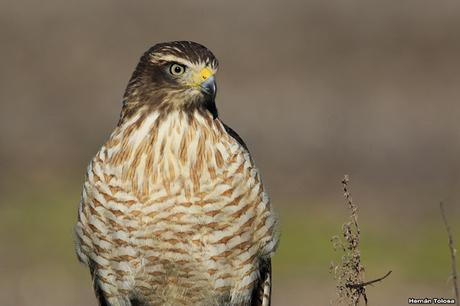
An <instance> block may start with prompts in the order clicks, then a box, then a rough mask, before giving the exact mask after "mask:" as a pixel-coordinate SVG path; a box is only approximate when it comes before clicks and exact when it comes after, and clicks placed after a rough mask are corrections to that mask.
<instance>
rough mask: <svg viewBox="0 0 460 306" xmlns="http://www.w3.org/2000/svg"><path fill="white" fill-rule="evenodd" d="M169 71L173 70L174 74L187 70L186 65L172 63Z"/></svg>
mask: <svg viewBox="0 0 460 306" xmlns="http://www.w3.org/2000/svg"><path fill="white" fill-rule="evenodd" d="M169 72H171V74H172V75H181V74H183V73H184V72H185V67H184V66H182V65H179V64H172V65H171V67H169Z"/></svg>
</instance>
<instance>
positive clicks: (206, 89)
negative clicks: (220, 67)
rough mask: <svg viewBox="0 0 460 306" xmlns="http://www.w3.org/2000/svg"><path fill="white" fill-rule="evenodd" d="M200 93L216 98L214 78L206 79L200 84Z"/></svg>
mask: <svg viewBox="0 0 460 306" xmlns="http://www.w3.org/2000/svg"><path fill="white" fill-rule="evenodd" d="M200 88H201V91H202V92H203V93H205V94H207V95H210V96H212V97H215V96H216V89H217V88H216V78H215V77H214V76H210V77H208V78H207V79H206V80H205V81H204V82H202V83H201V84H200Z"/></svg>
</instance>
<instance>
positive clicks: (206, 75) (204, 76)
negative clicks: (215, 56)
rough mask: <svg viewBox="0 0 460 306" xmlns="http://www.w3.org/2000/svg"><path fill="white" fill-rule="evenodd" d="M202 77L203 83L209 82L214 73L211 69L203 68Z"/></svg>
mask: <svg viewBox="0 0 460 306" xmlns="http://www.w3.org/2000/svg"><path fill="white" fill-rule="evenodd" d="M200 76H201V79H202V80H203V81H204V80H207V79H208V78H209V77H210V76H212V71H211V70H210V69H209V68H203V69H202V70H201V71H200Z"/></svg>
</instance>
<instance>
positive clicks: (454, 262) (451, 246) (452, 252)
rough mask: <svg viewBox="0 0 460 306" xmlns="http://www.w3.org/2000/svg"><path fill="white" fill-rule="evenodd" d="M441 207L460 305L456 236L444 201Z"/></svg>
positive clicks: (440, 204)
mask: <svg viewBox="0 0 460 306" xmlns="http://www.w3.org/2000/svg"><path fill="white" fill-rule="evenodd" d="M439 208H440V209H441V216H442V220H443V221H444V226H445V227H446V231H447V236H448V244H449V250H450V259H451V262H452V286H453V287H454V288H453V289H454V294H455V300H456V305H457V306H459V305H460V301H459V298H458V296H459V294H458V275H457V258H456V255H457V250H456V249H455V247H454V238H453V236H452V231H451V230H450V226H449V223H448V222H447V217H446V212H445V210H444V204H443V203H442V202H440V203H439Z"/></svg>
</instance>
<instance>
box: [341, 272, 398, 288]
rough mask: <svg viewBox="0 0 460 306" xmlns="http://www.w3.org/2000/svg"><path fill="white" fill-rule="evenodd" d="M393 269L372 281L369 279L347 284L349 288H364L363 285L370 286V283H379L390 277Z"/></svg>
mask: <svg viewBox="0 0 460 306" xmlns="http://www.w3.org/2000/svg"><path fill="white" fill-rule="evenodd" d="M391 272H392V271H391V270H390V271H388V272H387V274H385V275H384V276H382V277H379V278H377V279H374V280H371V281H368V282H364V283H359V284H347V285H346V286H347V287H348V288H362V287H365V286H368V285H372V284H373V283H377V282H380V281H383V280H384V279H385V278H387V277H388V275H390V274H391Z"/></svg>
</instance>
